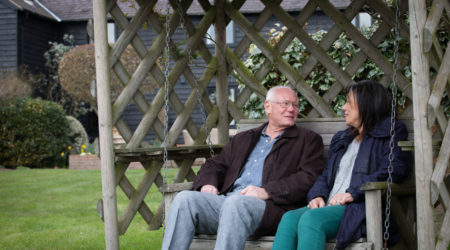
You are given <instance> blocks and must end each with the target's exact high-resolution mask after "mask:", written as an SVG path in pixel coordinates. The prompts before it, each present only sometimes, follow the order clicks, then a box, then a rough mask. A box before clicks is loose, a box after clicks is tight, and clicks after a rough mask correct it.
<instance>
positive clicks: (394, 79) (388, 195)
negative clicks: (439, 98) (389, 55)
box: [383, 0, 401, 249]
mask: <svg viewBox="0 0 450 250" xmlns="http://www.w3.org/2000/svg"><path fill="white" fill-rule="evenodd" d="M399 2H400V0H396V1H395V26H394V64H393V70H394V72H393V76H392V91H391V92H392V110H391V131H390V140H389V150H390V151H389V167H388V179H387V191H386V192H387V193H386V209H385V215H386V218H385V221H384V234H383V239H384V246H383V249H388V247H387V241H388V240H389V227H390V221H389V217H390V215H391V196H392V190H391V189H392V172H393V171H394V167H393V166H392V162H393V161H394V148H395V138H394V137H395V121H396V120H395V116H396V106H397V71H398V69H399V61H398V57H399V55H398V48H399V42H400V38H401V37H400V35H399V29H400V6H399Z"/></svg>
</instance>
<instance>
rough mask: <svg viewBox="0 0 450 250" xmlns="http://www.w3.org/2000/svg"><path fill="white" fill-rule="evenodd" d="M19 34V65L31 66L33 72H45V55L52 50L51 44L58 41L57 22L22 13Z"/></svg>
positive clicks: (20, 14)
mask: <svg viewBox="0 0 450 250" xmlns="http://www.w3.org/2000/svg"><path fill="white" fill-rule="evenodd" d="M19 34H20V36H21V37H20V38H19V40H20V41H21V45H20V47H19V52H20V53H19V64H23V65H27V66H29V68H30V69H31V70H32V71H40V72H45V71H46V69H45V59H44V53H45V52H46V51H47V50H48V49H49V48H50V45H49V42H50V41H57V39H58V37H57V32H56V22H55V21H52V20H49V19H45V18H42V17H39V16H36V15H33V14H30V13H29V12H20V13H19ZM19 44H20V43H19Z"/></svg>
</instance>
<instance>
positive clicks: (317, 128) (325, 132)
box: [237, 118, 414, 150]
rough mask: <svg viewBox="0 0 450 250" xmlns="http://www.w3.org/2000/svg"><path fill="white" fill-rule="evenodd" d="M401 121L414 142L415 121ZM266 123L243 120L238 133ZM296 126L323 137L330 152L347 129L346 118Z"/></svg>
mask: <svg viewBox="0 0 450 250" xmlns="http://www.w3.org/2000/svg"><path fill="white" fill-rule="evenodd" d="M400 121H402V122H403V123H405V125H406V128H407V130H408V133H409V138H408V139H409V140H413V139H414V134H413V131H414V130H413V128H414V124H413V121H414V120H413V119H412V118H406V119H400ZM264 122H267V119H241V120H240V121H239V123H238V124H237V132H238V133H239V132H242V131H246V130H249V129H252V128H256V127H258V126H261V125H262V124H263V123H264ZM296 125H297V126H299V127H302V128H306V129H309V130H312V131H314V132H316V133H318V134H319V135H320V136H322V139H323V144H324V145H325V149H326V150H328V147H329V145H330V142H331V139H332V138H333V136H334V135H335V134H336V133H337V132H339V131H341V130H344V129H345V128H347V125H345V120H344V118H302V119H298V120H297V122H296Z"/></svg>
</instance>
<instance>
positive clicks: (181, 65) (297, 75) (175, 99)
mask: <svg viewBox="0 0 450 250" xmlns="http://www.w3.org/2000/svg"><path fill="white" fill-rule="evenodd" d="M137 2H138V3H139V9H138V11H137V13H136V14H135V16H134V17H133V18H132V19H131V20H128V18H127V15H126V14H124V13H123V12H122V11H121V9H120V8H119V7H118V5H117V3H116V2H114V1H109V2H108V4H109V6H108V13H109V15H111V17H112V18H113V19H114V22H115V23H116V24H117V26H118V27H119V28H120V30H121V31H122V32H121V35H120V37H119V38H118V40H117V42H116V43H115V44H114V45H112V46H111V51H110V65H111V70H113V71H114V72H115V74H116V75H117V76H118V78H119V79H120V80H121V82H122V83H123V90H122V92H121V94H120V95H119V96H118V98H117V100H115V102H114V103H113V104H112V120H113V124H114V126H115V127H116V128H117V129H118V131H119V132H120V134H121V135H122V137H123V138H124V140H125V141H126V145H125V149H129V150H135V149H138V148H145V147H149V145H147V144H146V143H145V141H144V138H145V136H146V135H147V134H148V132H149V131H150V130H151V131H153V132H154V134H155V135H156V136H157V137H158V138H159V140H161V141H163V140H164V124H163V123H162V122H161V121H160V119H158V115H159V114H160V111H161V109H162V108H163V106H164V103H165V99H166V93H165V88H164V83H165V81H166V78H165V72H163V71H162V69H161V68H160V66H159V63H160V62H159V61H158V60H160V59H161V58H163V60H164V57H163V53H164V49H165V46H166V41H169V47H170V58H171V60H172V61H171V63H173V65H171V68H170V71H169V72H168V83H169V85H168V95H167V99H168V102H169V105H170V108H171V110H172V111H173V112H174V113H175V114H176V119H175V121H174V122H173V124H172V125H171V126H170V128H168V135H167V141H168V145H169V146H172V145H175V142H176V139H177V138H178V137H179V135H180V134H181V132H182V130H183V129H186V130H187V131H188V132H189V134H190V135H191V137H192V138H193V139H194V144H195V145H202V144H205V140H206V138H207V130H208V129H211V128H212V127H214V126H216V125H217V122H218V117H219V109H218V107H217V106H216V105H214V104H213V103H211V101H210V99H209V98H208V96H207V95H206V94H205V89H206V87H207V86H208V84H209V83H210V82H211V81H212V79H213V77H214V76H215V75H216V72H217V69H218V59H217V58H216V57H214V56H213V55H211V52H210V50H209V49H208V47H207V46H206V45H205V43H204V37H205V34H206V32H207V30H208V28H209V27H210V26H211V24H213V23H214V20H215V17H216V15H217V13H218V12H219V10H217V9H216V8H215V7H214V6H213V5H211V4H210V2H209V1H208V0H198V2H199V3H200V5H201V7H202V8H203V10H204V15H203V17H202V18H201V20H200V22H199V23H198V24H197V25H194V24H193V22H192V21H191V20H190V19H189V16H188V15H187V14H186V10H187V9H188V8H189V6H191V4H192V0H182V1H176V0H170V1H168V2H169V4H170V6H171V10H172V11H171V16H170V21H169V29H166V26H165V23H164V20H163V19H164V18H161V17H160V16H159V14H157V13H155V10H154V9H155V8H154V7H155V4H156V2H157V0H150V1H144V0H140V1H137ZM244 2H245V1H244V0H235V1H233V2H228V1H227V2H226V3H225V8H224V10H223V11H224V12H225V14H226V17H227V22H229V21H230V20H232V21H233V22H234V23H235V25H237V26H238V27H239V29H240V30H241V31H243V33H244V34H245V35H244V37H243V39H242V40H241V41H239V43H238V45H237V47H236V48H235V49H231V48H225V51H224V54H225V58H226V62H227V64H228V66H229V67H227V70H228V71H227V73H228V75H231V73H232V71H234V72H236V73H237V75H238V76H239V77H240V78H241V79H242V80H243V81H244V82H245V84H246V86H245V88H244V89H243V90H242V91H241V92H240V93H239V95H238V96H237V98H236V100H235V101H234V102H232V101H230V100H229V101H228V115H229V116H230V118H232V119H234V120H236V121H239V120H240V119H242V118H245V115H244V114H243V113H242V112H241V108H242V107H243V105H244V104H245V103H246V101H247V100H248V98H249V97H250V95H252V94H253V93H255V94H257V95H258V96H260V97H261V98H262V99H264V98H265V95H266V93H267V90H266V89H265V88H264V87H263V86H262V84H261V81H262V80H263V79H264V78H265V77H266V75H267V74H268V72H269V71H270V69H271V67H272V65H275V67H276V68H278V69H279V71H280V72H282V74H284V75H285V76H286V77H287V78H288V80H289V84H290V85H291V86H292V87H293V88H295V89H296V90H298V91H299V92H300V93H301V95H302V96H304V97H305V98H306V100H307V101H308V103H309V104H310V105H311V107H312V109H311V111H310V112H309V113H308V114H307V116H308V117H335V116H336V113H335V112H334V111H333V110H332V109H331V108H330V105H329V104H330V103H331V102H332V101H333V99H335V98H336V96H337V95H338V94H339V93H340V92H341V90H342V89H344V88H345V87H346V86H348V85H350V84H352V83H353V76H354V75H355V73H356V71H357V70H358V69H359V68H360V67H361V66H362V65H363V64H364V63H365V62H366V61H367V60H371V61H373V62H374V63H375V64H376V65H377V66H378V67H379V68H381V69H382V70H383V71H384V73H385V74H384V76H383V78H382V79H381V83H383V84H384V85H385V86H388V85H390V84H391V79H392V75H393V73H394V72H393V65H392V64H391V63H390V62H389V60H388V59H387V58H386V57H385V56H384V55H383V54H382V52H381V51H379V50H378V48H377V45H378V44H380V43H381V42H383V41H384V40H385V39H387V37H388V36H389V35H390V30H391V28H392V27H393V26H394V24H395V15H394V12H393V10H392V9H391V8H389V7H387V6H386V4H385V3H384V1H382V0H370V1H366V0H359V1H358V0H354V1H352V2H351V4H350V6H349V7H348V8H347V9H346V10H345V11H343V12H341V11H340V10H338V9H336V8H335V7H334V6H333V5H332V4H331V3H330V2H329V1H327V0H310V1H309V2H308V3H307V4H306V6H305V7H304V8H303V10H302V11H301V12H300V13H299V14H298V15H297V16H296V17H295V18H292V17H291V15H290V14H289V13H287V12H286V11H284V10H283V9H282V8H281V7H280V4H279V1H276V0H262V1H261V2H262V3H263V4H264V5H265V6H266V7H265V8H264V10H263V11H262V12H261V13H259V15H258V17H257V18H256V20H255V21H254V22H253V23H251V22H249V20H247V18H246V17H245V16H244V15H243V14H242V13H240V12H239V9H240V8H241V6H242V5H243V4H244ZM435 2H439V1H435ZM440 2H442V3H441V4H442V5H445V9H446V11H447V16H448V11H449V9H448V8H447V5H448V2H446V0H442V1H440ZM402 3H405V6H402V12H405V11H406V10H407V6H406V1H402ZM446 4H447V5H446ZM367 8H368V9H371V10H372V11H373V12H375V13H378V14H379V15H381V17H382V22H381V24H380V26H379V28H378V30H377V31H376V32H375V33H374V34H373V35H372V37H370V39H366V38H365V37H364V36H363V35H362V34H361V33H360V31H359V30H358V29H356V28H355V27H354V25H353V24H351V20H352V19H353V18H354V17H355V16H356V15H357V14H358V13H359V12H360V11H363V10H365V9H367ZM317 9H320V10H321V11H323V13H325V14H326V15H327V16H328V17H329V18H330V19H331V20H333V21H334V22H335V24H334V25H333V26H332V27H331V29H330V30H329V31H328V32H327V34H326V35H325V36H324V37H323V39H322V40H321V41H320V43H317V42H315V41H314V40H312V38H311V37H310V36H309V35H308V33H307V32H306V30H305V28H304V27H305V23H306V22H307V20H308V19H309V18H310V17H311V16H312V15H313V14H314V13H315V11H316V10H317ZM220 11H222V10H220ZM441 13H442V11H441ZM180 15H182V16H180ZM430 15H431V14H430ZM272 17H275V18H277V19H278V20H279V21H280V22H281V23H282V25H284V26H286V27H287V31H286V32H285V34H284V35H283V37H282V38H281V40H280V41H279V42H278V43H277V44H276V45H275V46H272V45H271V44H270V43H268V42H267V40H266V38H264V37H263V36H262V35H261V31H262V29H263V27H264V26H265V25H266V24H267V22H268V21H269V19H270V18H272ZM435 18H436V17H434V16H433V20H434V19H435ZM180 20H183V23H184V28H185V32H186V33H187V34H188V37H187V39H186V45H185V46H184V45H179V44H177V43H176V42H174V41H173V40H172V36H173V34H174V32H175V30H176V29H180V28H179V24H180ZM144 22H147V23H148V26H149V28H150V29H153V30H154V31H155V32H156V33H157V36H156V38H155V39H154V40H153V42H152V43H151V45H150V47H149V48H147V47H146V46H145V44H144V42H143V39H141V38H140V37H139V34H138V30H139V28H140V27H142V25H143V24H144ZM400 27H401V28H400V31H401V32H400V36H401V37H402V39H404V40H406V41H409V32H408V30H409V28H408V25H407V24H406V23H404V22H403V21H402V22H401V24H400ZM167 31H168V33H169V34H167ZM342 33H345V34H346V35H347V37H349V38H351V39H352V40H353V41H354V43H355V44H356V45H357V46H358V47H359V48H360V52H359V54H357V55H356V56H354V57H353V58H352V59H351V62H350V64H349V65H347V66H346V67H345V68H342V67H341V66H339V65H338V64H337V63H335V62H334V60H333V59H332V58H331V57H330V56H329V55H328V54H327V50H328V49H329V48H330V46H332V45H333V43H334V42H335V41H336V40H337V39H338V38H339V36H340V35H341V34H342ZM431 34H432V32H431ZM294 38H298V39H299V40H300V41H301V42H302V43H303V44H304V45H305V46H306V48H307V50H308V52H309V53H310V54H311V55H310V57H309V58H308V60H307V61H306V63H304V64H303V65H302V67H301V68H300V69H298V70H296V69H294V68H293V67H292V66H291V65H289V63H288V62H286V61H285V60H284V59H283V53H282V51H284V50H285V49H286V48H287V46H288V45H289V44H290V43H291V41H292V40H293V39H294ZM252 43H253V44H255V45H256V46H257V47H258V48H259V49H260V50H261V51H262V53H263V54H264V55H265V56H266V58H267V59H268V60H266V62H265V63H264V64H263V65H262V67H261V68H260V69H259V70H258V71H257V72H256V73H252V72H251V71H250V70H249V69H248V68H247V67H246V66H245V65H244V63H243V61H244V60H245V58H244V57H245V54H246V52H247V51H248V48H249V46H250V44H252ZM128 45H131V46H132V47H133V48H134V49H135V51H136V52H137V54H138V55H139V57H140V58H141V62H140V65H139V67H138V68H137V69H136V71H135V72H127V70H126V68H125V67H124V66H123V65H122V63H121V62H120V60H119V58H120V55H121V54H122V53H123V52H124V50H125V48H126V47H127V46H128ZM186 46H188V47H186ZM187 48H190V49H191V51H192V52H191V53H192V54H194V53H197V54H199V55H200V56H201V59H202V60H203V61H204V64H205V65H206V67H205V69H204V71H203V72H202V75H201V76H200V77H199V78H198V79H197V78H196V76H195V75H194V73H193V69H192V68H191V64H190V60H189V58H187V57H186V52H187V51H186V49H187ZM432 48H435V47H432ZM178 51H181V53H179V52H178ZM448 54H449V53H447V52H445V53H444V52H443V51H441V53H440V54H439V53H434V54H433V55H432V56H431V57H430V58H431V62H432V63H431V65H432V66H433V67H435V68H436V69H439V68H442V69H443V70H442V71H445V70H447V71H446V73H445V72H444V73H445V74H446V75H442V76H441V75H439V76H440V78H439V79H441V78H442V79H444V78H445V80H442V81H443V82H444V83H442V84H441V85H443V86H444V87H443V88H447V93H448V88H449V87H448V84H446V83H447V82H448V69H449V67H448V64H449V59H448V57H449V55H448ZM439 55H441V56H439ZM402 59H403V60H402V61H401V65H400V66H401V67H400V68H402V67H403V66H405V65H407V64H408V63H409V61H410V60H409V54H404V55H402ZM319 64H320V65H322V66H323V67H325V68H326V70H327V71H328V72H330V73H331V74H333V76H334V77H335V78H336V82H335V83H334V84H333V85H332V86H331V88H330V89H329V90H328V91H327V92H326V93H325V94H323V95H321V96H320V95H318V94H317V93H316V92H315V90H314V89H313V88H312V87H311V86H309V85H308V84H307V83H306V81H305V79H307V78H308V75H309V74H310V73H311V72H312V70H313V69H314V67H316V66H317V65H319ZM439 65H441V66H440V67H439ZM444 73H442V74H444ZM148 74H150V75H151V76H152V77H153V78H154V79H155V80H156V82H157V83H158V84H159V87H160V88H159V89H158V90H157V93H156V95H155V97H154V99H153V100H152V102H151V103H149V102H148V101H147V100H146V99H145V96H144V93H142V92H141V91H140V85H141V84H142V83H143V81H144V78H145V77H146V76H147V75H148ZM397 74H398V83H397V84H398V87H399V89H400V90H401V91H402V92H403V93H405V95H406V97H407V98H408V99H409V101H408V102H407V103H411V100H412V89H411V83H410V80H408V79H407V78H406V77H405V76H404V75H403V74H402V72H397ZM180 76H183V77H184V79H186V81H187V83H188V84H189V85H190V86H191V88H192V93H191V95H190V96H189V97H188V99H187V100H186V101H185V102H182V101H181V99H180V97H179V96H177V94H176V93H175V91H173V88H174V86H175V85H176V84H177V82H179V79H180ZM439 81H440V80H439ZM437 82H438V80H436V83H437ZM197 85H198V88H197ZM441 85H436V84H435V86H441ZM441 87H442V86H441ZM196 89H198V90H199V92H200V95H201V98H200V99H201V102H202V104H203V106H204V107H205V110H206V113H207V114H208V115H207V118H206V121H205V123H204V124H203V125H202V127H201V128H200V129H199V128H198V127H197V125H196V124H195V123H194V121H193V119H192V117H191V114H192V113H193V112H194V110H195V107H196V106H197V105H198V104H199V103H198V99H199V98H198V96H197V93H196ZM442 93H443V91H442V90H437V93H436V94H435V96H439V95H440V96H442ZM430 101H431V98H430ZM131 102H133V103H134V104H136V106H137V107H138V109H139V110H140V111H141V112H142V114H143V117H142V120H141V121H140V123H139V125H138V126H137V128H136V129H135V130H134V131H132V130H131V129H130V128H129V127H128V125H127V124H126V122H125V121H124V120H123V119H122V118H121V117H122V115H123V113H124V111H125V108H126V106H127V105H128V104H129V103H131ZM431 102H432V101H431ZM434 102H436V101H434ZM437 103H438V104H439V103H440V100H438V101H437ZM438 104H437V105H436V104H430V105H435V106H433V110H434V113H433V114H435V117H437V119H438V121H439V124H440V127H441V129H442V128H445V129H442V130H443V131H445V130H447V132H446V133H445V138H446V139H445V140H444V143H445V142H448V141H449V139H448V136H449V134H450V133H448V130H449V129H448V125H447V123H448V121H447V117H445V114H444V113H443V111H442V108H440V107H439V105H438ZM402 115H403V116H412V108H411V106H407V107H406V109H405V111H404V112H403V114H402ZM430 119H433V120H434V119H435V118H430ZM230 120H231V119H230ZM444 120H445V122H444ZM444 124H445V126H444ZM449 146H450V145H449ZM443 148H446V149H447V151H446V152H444V153H443V154H446V157H447V160H446V162H447V163H448V155H449V152H448V149H449V148H450V147H443ZM443 157H445V156H443ZM444 160H445V159H444ZM193 162H194V159H188V160H179V161H177V162H176V164H177V166H178V172H177V173H176V175H175V179H174V182H183V181H184V180H189V181H192V180H193V179H194V177H195V174H194V172H193V170H192V164H193ZM141 163H142V164H143V166H144V168H145V170H146V171H145V175H144V177H143V179H142V180H141V182H140V183H139V185H138V186H137V187H134V186H133V185H132V184H131V183H130V181H129V180H128V178H127V177H126V176H125V174H124V173H125V172H126V170H127V168H128V163H127V162H120V161H117V162H116V170H115V176H116V183H117V185H119V186H120V187H121V189H122V190H123V191H124V193H125V194H126V196H127V197H128V198H129V199H130V203H129V204H128V206H127V207H126V208H125V211H124V212H123V213H122V215H121V216H120V220H119V233H120V234H124V233H125V232H126V230H127V228H128V226H129V224H130V223H131V221H132V219H133V217H134V216H135V214H136V213H137V212H139V213H140V214H141V216H142V217H143V218H144V220H145V221H146V222H147V223H148V224H149V226H150V228H151V229H157V228H159V227H160V226H161V223H162V217H163V205H162V204H161V205H160V206H159V207H158V209H157V210H156V211H151V210H150V208H149V207H148V206H147V204H145V202H144V198H145V196H146V194H147V192H148V190H149V188H150V187H151V186H152V185H153V184H154V185H156V186H157V187H160V186H161V185H162V184H163V183H164V180H163V177H162V175H161V174H160V172H161V168H162V162H161V161H142V162H141ZM445 167H447V166H445ZM437 175H438V178H437V179H438V180H439V179H442V178H441V175H440V172H439V173H438V174H437ZM437 183H442V180H441V182H437ZM441 186H442V185H441ZM441 186H439V185H438V190H441V189H442V188H441ZM440 192H443V191H440ZM445 195H447V196H446V197H447V200H448V190H447V193H445V191H444V193H440V197H441V198H442V197H444V196H445ZM448 217H450V215H449V214H448V212H447V213H446V219H447V220H449V218H448ZM447 225H450V223H447ZM447 230H448V228H447Z"/></svg>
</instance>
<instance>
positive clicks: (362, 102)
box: [347, 80, 392, 134]
mask: <svg viewBox="0 0 450 250" xmlns="http://www.w3.org/2000/svg"><path fill="white" fill-rule="evenodd" d="M350 92H352V93H353V97H354V98H355V100H356V103H357V105H358V110H359V117H360V118H361V126H362V128H363V131H362V134H366V133H368V132H369V131H371V130H372V129H373V127H374V126H375V124H376V123H377V122H379V121H381V120H382V119H383V118H385V117H388V116H390V115H391V100H392V97H391V93H390V92H389V91H388V90H387V89H386V88H385V87H383V85H381V84H380V83H378V82H376V81H371V80H364V81H360V82H357V83H355V84H352V85H350V86H348V87H347V95H348V94H349V93H350Z"/></svg>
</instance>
